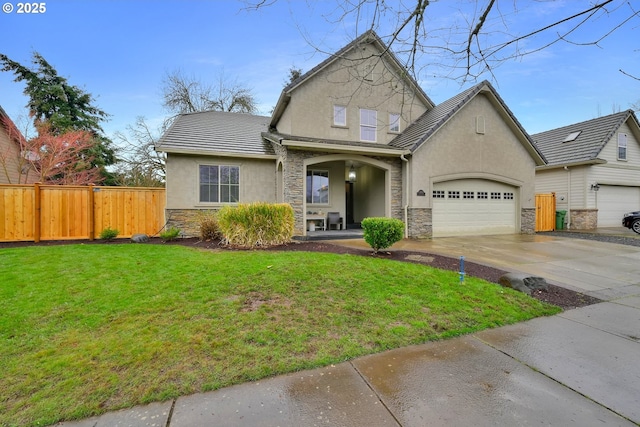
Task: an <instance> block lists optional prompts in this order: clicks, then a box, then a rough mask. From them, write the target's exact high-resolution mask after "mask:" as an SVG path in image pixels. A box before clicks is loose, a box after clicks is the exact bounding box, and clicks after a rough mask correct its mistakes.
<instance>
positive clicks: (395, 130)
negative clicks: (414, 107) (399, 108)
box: [389, 113, 401, 133]
mask: <svg viewBox="0 0 640 427" xmlns="http://www.w3.org/2000/svg"><path fill="white" fill-rule="evenodd" d="M392 116H393V117H392ZM392 118H395V120H392ZM394 123H395V125H396V126H397V127H398V128H397V129H392V126H393V125H394ZM400 130H401V129H400V114H398V113H389V133H400Z"/></svg>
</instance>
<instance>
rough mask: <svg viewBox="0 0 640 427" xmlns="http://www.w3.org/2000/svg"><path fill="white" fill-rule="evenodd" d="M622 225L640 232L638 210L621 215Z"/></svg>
mask: <svg viewBox="0 0 640 427" xmlns="http://www.w3.org/2000/svg"><path fill="white" fill-rule="evenodd" d="M622 225H624V226H625V227H627V228H630V229H632V230H633V231H635V232H636V233H638V234H640V211H636V212H629V213H626V214H624V216H623V217H622Z"/></svg>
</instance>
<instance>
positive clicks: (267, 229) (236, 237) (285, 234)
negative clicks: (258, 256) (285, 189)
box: [218, 203, 294, 248]
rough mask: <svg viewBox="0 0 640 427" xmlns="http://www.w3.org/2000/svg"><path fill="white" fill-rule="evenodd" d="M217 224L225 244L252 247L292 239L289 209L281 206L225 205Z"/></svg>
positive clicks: (271, 244) (278, 243)
mask: <svg viewBox="0 0 640 427" xmlns="http://www.w3.org/2000/svg"><path fill="white" fill-rule="evenodd" d="M218 224H219V226H220V232H221V234H222V236H223V241H224V243H226V244H230V245H234V246H241V247H245V248H255V247H258V246H263V247H266V246H273V245H281V244H284V243H287V242H289V241H291V237H292V236H293V226H294V215H293V208H292V207H291V206H290V205H288V204H284V203H279V204H271V203H251V204H240V205H238V206H237V207H230V206H225V207H224V208H222V209H221V210H220V211H219V212H218Z"/></svg>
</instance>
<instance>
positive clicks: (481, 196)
mask: <svg viewBox="0 0 640 427" xmlns="http://www.w3.org/2000/svg"><path fill="white" fill-rule="evenodd" d="M488 198H489V194H488V193H487V192H486V191H478V199H488Z"/></svg>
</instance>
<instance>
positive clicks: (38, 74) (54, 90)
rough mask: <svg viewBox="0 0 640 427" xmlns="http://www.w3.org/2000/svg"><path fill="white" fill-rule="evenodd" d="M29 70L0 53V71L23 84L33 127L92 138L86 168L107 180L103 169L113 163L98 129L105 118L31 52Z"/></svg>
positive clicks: (84, 94) (108, 145)
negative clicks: (88, 135)
mask: <svg viewBox="0 0 640 427" xmlns="http://www.w3.org/2000/svg"><path fill="white" fill-rule="evenodd" d="M31 62H32V63H33V65H34V67H33V68H29V67H26V66H24V65H22V64H20V63H18V62H16V61H12V60H11V59H9V58H8V57H7V56H6V55H4V54H2V53H0V65H2V68H0V71H7V72H12V73H13V74H14V75H15V80H14V81H15V82H24V83H25V89H24V94H25V95H26V96H27V97H28V98H29V102H28V103H27V108H28V109H29V114H30V115H31V117H32V118H33V121H34V125H35V127H36V128H39V127H40V126H42V125H45V124H46V127H47V129H48V130H49V132H50V133H51V134H52V135H62V134H64V133H66V132H73V131H84V132H88V133H89V134H90V135H91V136H92V137H93V143H92V144H91V146H90V147H89V148H88V149H87V153H86V154H87V156H88V157H89V158H92V159H93V160H92V162H91V165H90V167H92V168H99V169H100V171H101V175H102V178H103V179H105V178H106V179H107V181H108V180H109V177H110V174H109V173H108V172H107V171H106V169H105V167H106V166H109V165H112V164H114V163H115V161H116V156H115V152H114V150H113V148H112V147H111V144H112V142H111V140H110V139H109V138H107V137H106V136H105V135H104V133H103V129H102V126H101V123H102V122H104V121H105V120H106V119H107V118H108V117H109V115H108V114H107V113H105V112H104V111H103V110H101V109H100V108H98V107H96V106H95V105H94V99H93V97H92V96H91V94H89V93H87V92H85V91H84V90H82V89H80V88H79V87H77V86H74V85H71V84H69V82H68V81H67V79H66V78H64V77H62V76H60V75H58V72H57V71H56V70H55V68H53V67H52V66H51V64H49V63H48V62H47V61H46V60H45V59H44V58H43V57H42V55H40V54H39V53H38V52H34V53H33V58H32V61H31Z"/></svg>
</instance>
